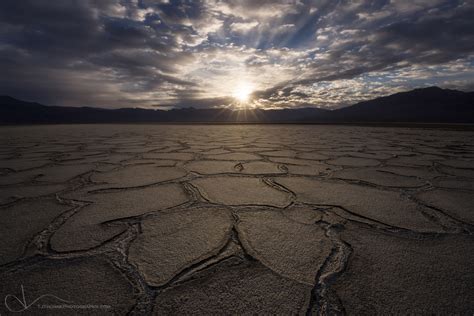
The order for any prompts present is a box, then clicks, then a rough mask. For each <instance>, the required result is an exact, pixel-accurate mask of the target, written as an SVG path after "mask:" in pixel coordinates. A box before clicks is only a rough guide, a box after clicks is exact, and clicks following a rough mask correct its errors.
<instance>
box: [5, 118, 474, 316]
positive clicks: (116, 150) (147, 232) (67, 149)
mask: <svg viewBox="0 0 474 316" xmlns="http://www.w3.org/2000/svg"><path fill="white" fill-rule="evenodd" d="M0 141H1V148H0V281H1V282H0V284H1V285H0V314H1V315H9V314H11V313H14V312H18V311H23V312H24V313H25V314H30V315H49V314H52V315H71V314H72V315H76V314H84V315H103V314H107V313H111V314H117V315H124V314H127V313H129V314H131V315H166V314H175V315H184V314H307V313H313V314H318V313H319V314H333V313H341V314H343V313H346V314H463V315H464V314H465V315H472V314H474V235H473V233H474V132H469V131H449V130H440V129H421V128H378V127H350V126H310V125H306V126H303V125H227V126H216V125H203V126H198V125H187V126H185V125H183V126H180V125H162V126H158V125H76V126H75V125H71V126H60V125H58V126H32V127H2V128H0Z"/></svg>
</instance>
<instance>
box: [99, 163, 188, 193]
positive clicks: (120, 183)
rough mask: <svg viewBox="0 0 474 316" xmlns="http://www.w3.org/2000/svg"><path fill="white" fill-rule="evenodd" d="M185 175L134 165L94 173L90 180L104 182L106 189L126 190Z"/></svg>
mask: <svg viewBox="0 0 474 316" xmlns="http://www.w3.org/2000/svg"><path fill="white" fill-rule="evenodd" d="M185 175H186V172H185V171H184V170H183V169H180V168H175V167H157V166H155V165H135V166H128V167H126V168H123V169H117V170H113V171H109V172H103V173H95V174H93V175H92V177H91V179H92V180H93V181H95V182H106V183H107V184H106V185H105V186H108V187H114V188H126V187H134V186H144V185H149V184H153V183H159V182H163V181H169V180H175V179H179V178H182V177H184V176H185Z"/></svg>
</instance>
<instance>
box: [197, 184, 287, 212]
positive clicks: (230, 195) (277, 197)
mask: <svg viewBox="0 0 474 316" xmlns="http://www.w3.org/2000/svg"><path fill="white" fill-rule="evenodd" d="M191 184H193V185H195V186H196V187H197V188H198V189H199V191H200V192H201V194H202V195H203V196H204V197H205V198H206V199H208V200H209V201H211V202H214V203H220V204H225V205H271V206H276V207H284V206H286V205H288V204H290V202H291V195H290V194H289V193H286V192H283V191H280V190H277V189H275V188H273V187H271V186H269V185H267V184H266V183H265V182H264V181H263V180H261V179H258V178H251V177H213V178H199V179H195V180H192V181H191Z"/></svg>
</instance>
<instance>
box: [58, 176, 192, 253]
mask: <svg viewBox="0 0 474 316" xmlns="http://www.w3.org/2000/svg"><path fill="white" fill-rule="evenodd" d="M83 200H86V201H91V202H93V203H92V204H90V205H87V206H85V207H84V208H82V209H81V210H80V211H79V212H78V213H77V214H75V215H74V216H73V217H71V218H70V219H69V220H68V221H67V222H66V223H65V224H64V225H62V226H61V227H60V228H59V230H57V231H56V232H55V234H54V235H53V237H52V238H51V246H52V247H53V248H54V249H55V250H56V251H71V250H81V249H82V250H84V249H89V248H92V247H95V246H98V245H100V244H101V243H103V242H104V241H106V240H108V239H110V238H112V237H114V236H116V235H117V234H119V233H121V232H123V231H124V230H125V229H126V226H125V225H121V224H115V223H110V224H107V223H108V222H111V221H115V220H118V219H122V218H129V217H135V216H140V215H143V214H146V213H149V212H152V211H158V210H162V209H166V208H170V207H173V206H177V205H179V204H182V203H185V202H186V201H187V196H186V193H185V192H184V191H183V189H182V187H181V186H179V185H177V184H166V185H160V186H156V187H148V188H144V189H133V190H132V189H129V190H125V191H114V192H109V193H100V194H90V195H86V196H84V197H83Z"/></svg>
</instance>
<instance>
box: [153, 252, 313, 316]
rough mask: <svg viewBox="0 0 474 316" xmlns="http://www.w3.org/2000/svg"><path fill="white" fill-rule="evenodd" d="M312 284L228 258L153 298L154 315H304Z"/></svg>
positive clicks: (256, 265)
mask: <svg viewBox="0 0 474 316" xmlns="http://www.w3.org/2000/svg"><path fill="white" fill-rule="evenodd" d="M311 289H312V287H311V286H309V285H306V284H301V283H298V282H296V281H293V280H290V279H287V278H283V277H281V276H279V275H278V274H276V273H274V272H272V271H271V270H270V269H268V268H266V267H264V266H263V265H261V264H260V263H258V262H245V261H244V262H242V261H238V260H228V261H225V262H222V263H220V264H219V265H217V267H215V268H214V269H211V270H209V271H204V272H202V273H200V274H198V275H197V277H196V278H195V279H194V280H191V281H188V282H186V283H183V284H180V285H178V286H174V287H171V288H169V289H167V290H166V291H164V292H163V293H160V294H159V295H158V297H157V298H156V303H155V307H154V310H153V312H154V315H173V314H174V315H188V314H201V315H216V314H222V312H223V311H225V313H229V314H234V315H246V314H258V315H260V314H261V315H295V314H305V313H306V309H307V307H308V304H309V301H310V296H311Z"/></svg>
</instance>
